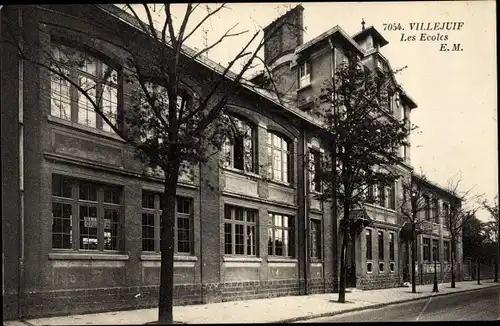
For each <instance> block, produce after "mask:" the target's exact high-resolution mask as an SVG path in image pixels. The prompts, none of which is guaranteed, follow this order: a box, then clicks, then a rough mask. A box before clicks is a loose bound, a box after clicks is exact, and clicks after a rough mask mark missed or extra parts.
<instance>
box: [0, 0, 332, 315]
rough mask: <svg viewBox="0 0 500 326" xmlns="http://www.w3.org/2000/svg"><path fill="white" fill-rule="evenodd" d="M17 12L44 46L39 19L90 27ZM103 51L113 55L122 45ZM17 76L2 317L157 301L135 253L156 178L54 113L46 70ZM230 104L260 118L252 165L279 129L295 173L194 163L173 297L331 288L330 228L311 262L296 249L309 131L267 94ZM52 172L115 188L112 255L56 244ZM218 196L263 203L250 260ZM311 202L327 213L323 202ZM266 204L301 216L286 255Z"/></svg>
mask: <svg viewBox="0 0 500 326" xmlns="http://www.w3.org/2000/svg"><path fill="white" fill-rule="evenodd" d="M23 12H24V13H23V15H24V16H23V23H24V25H23V28H24V29H25V30H27V31H28V32H31V33H32V35H35V36H36V35H39V37H40V39H39V40H40V41H41V42H42V43H43V42H48V41H49V39H48V38H47V35H46V34H45V29H44V26H43V25H39V22H40V21H43V22H44V23H51V22H55V21H57V22H58V23H59V24H62V25H64V24H69V25H71V24H75V25H76V26H77V27H79V28H80V30H85V28H86V26H85V25H80V22H77V21H72V20H71V18H70V17H67V16H66V17H62V18H61V16H59V15H57V14H55V13H49V12H39V11H35V10H33V8H30V7H27V8H25V9H24V10H23ZM39 26H41V31H39ZM101 50H102V49H101ZM2 51H3V52H2V54H3V56H2V62H3V66H2V85H6V84H12V83H14V84H15V83H16V81H17V80H18V76H17V74H16V73H17V67H16V65H15V62H16V60H15V59H16V57H15V53H9V52H8V50H4V49H2ZM4 55H5V56H4ZM109 55H110V56H113V57H118V58H119V53H109ZM4 58H5V60H4ZM4 68H5V69H4ZM23 73H24V82H23V88H24V98H23V105H24V126H25V130H29V132H25V133H24V137H25V139H24V144H25V148H24V150H23V154H24V157H25V165H24V171H25V180H27V181H26V182H25V200H24V205H25V212H24V219H25V221H26V225H25V235H26V239H25V247H26V250H25V264H24V266H25V269H24V273H22V275H23V276H24V287H21V297H20V300H21V301H20V302H21V310H20V311H19V312H18V311H17V302H18V300H17V295H18V292H19V291H18V288H17V287H18V285H19V280H18V275H19V274H18V273H17V268H19V264H18V257H19V251H18V246H19V241H18V239H19V237H18V233H17V230H18V224H17V223H18V221H17V219H18V216H19V212H18V207H17V205H8V206H7V205H2V227H3V234H4V235H7V236H5V237H3V238H4V239H7V238H8V236H9V235H12V241H9V242H8V244H7V245H6V246H5V247H4V248H6V249H9V250H7V251H4V252H5V253H6V257H5V263H6V265H7V266H8V268H6V270H7V271H8V272H7V273H6V281H7V283H8V284H9V285H8V286H7V287H6V295H5V299H8V300H5V301H4V302H5V303H4V309H5V310H4V311H5V312H6V315H5V316H6V318H8V319H11V318H19V317H26V318H28V317H39V316H50V315H58V314H68V313H84V312H97V311H106V310H115V309H127V308H138V307H150V306H155V305H156V304H157V298H158V284H159V272H160V257H159V255H158V254H146V253H144V252H142V251H141V237H142V235H141V213H142V209H141V194H142V191H143V190H154V191H159V192H161V191H162V190H163V185H162V183H161V179H159V178H156V177H151V176H150V177H147V176H145V175H144V167H143V166H142V164H141V163H140V162H139V161H138V160H137V159H136V158H135V157H134V151H133V149H132V148H130V147H129V146H127V145H125V144H124V143H123V141H121V140H120V139H118V137H116V136H113V135H112V134H109V133H105V132H102V131H98V130H95V129H91V128H86V127H84V126H81V125H79V124H77V123H74V122H71V121H66V120H62V119H58V118H56V117H53V116H51V115H50V105H51V104H50V93H48V92H49V90H50V87H49V88H47V87H46V86H47V85H50V84H49V81H50V79H49V76H48V74H47V73H46V72H45V71H44V70H41V69H39V68H37V67H35V66H33V65H26V66H25V67H24V70H23ZM2 87H3V86H2ZM7 93H8V94H9V96H5V97H4V96H2V110H4V108H6V107H8V108H9V110H7V111H5V112H4V111H2V127H4V126H5V128H2V176H3V178H4V180H3V181H4V186H3V187H2V195H3V196H4V195H5V197H3V198H11V202H12V203H15V202H18V200H19V192H16V191H15V189H16V186H17V185H18V182H17V181H18V174H19V170H18V169H17V168H16V166H17V162H18V155H17V154H16V152H15V151H13V152H12V153H5V152H4V151H3V149H4V148H5V147H4V145H8V144H10V145H9V146H11V147H12V148H17V146H18V144H19V143H18V139H17V137H16V136H15V135H16V129H17V128H16V126H17V124H16V122H17V117H18V114H17V112H16V109H17V107H19V104H18V103H19V100H18V97H17V94H16V92H15V89H14V92H2V94H7ZM123 93H124V101H127V99H128V97H127V94H129V93H130V89H127V86H124V90H123ZM236 104H237V105H235V106H234V107H232V110H233V111H237V112H238V113H240V114H244V115H246V116H247V117H248V118H249V120H251V121H253V122H254V123H255V126H256V127H257V130H258V133H257V134H258V136H257V140H256V144H257V148H258V151H257V152H258V156H257V162H256V164H257V166H265V164H266V163H267V154H266V153H267V152H266V140H267V129H273V130H276V131H279V132H281V133H282V134H284V135H286V136H287V137H288V138H289V139H290V140H292V146H293V151H292V152H293V154H292V158H293V167H292V170H291V171H292V172H293V173H294V175H293V182H292V184H290V185H282V184H279V183H273V182H269V181H268V180H266V179H265V178H264V177H263V175H264V172H265V169H264V168H262V167H259V169H260V170H257V173H254V174H248V173H241V172H239V171H234V170H230V169H223V170H221V171H220V173H219V158H218V157H214V158H212V159H211V160H210V161H209V162H208V163H207V164H204V165H203V166H201V170H198V167H196V168H195V180H194V182H193V183H192V184H189V183H181V184H180V185H179V187H178V194H179V195H182V196H186V197H190V198H192V199H193V229H194V232H193V236H194V249H193V252H192V254H191V255H190V256H180V255H179V256H175V262H174V282H175V291H174V303H175V304H192V303H201V302H218V301H229V300H237V299H243V298H257V297H270V296H279V295H291V294H303V293H305V292H306V286H305V285H306V280H307V282H308V285H307V287H308V289H309V290H308V291H309V293H318V292H325V291H329V292H331V291H334V290H335V288H336V274H335V273H334V272H333V269H334V266H335V265H334V259H332V258H331V256H332V254H331V252H330V250H331V249H330V248H331V247H332V244H333V243H334V241H335V237H332V236H330V235H328V236H325V237H324V239H323V245H322V248H323V250H324V253H323V260H320V261H314V262H308V263H307V264H306V262H305V257H306V253H305V252H304V251H303V250H302V249H303V248H307V247H306V246H305V244H306V240H305V236H306V232H308V231H307V230H308V229H307V228H306V227H305V226H306V223H307V224H308V222H306V221H308V214H307V215H306V217H304V214H306V210H305V209H304V205H303V204H301V203H302V202H304V199H303V198H304V192H305V191H306V189H305V188H304V187H303V186H301V183H303V182H304V181H306V179H307V175H303V174H301V173H299V171H304V168H303V166H302V160H301V159H300V157H302V156H300V154H301V153H303V152H304V148H305V147H304V139H305V138H304V137H307V136H306V133H304V131H302V132H299V129H297V128H296V127H294V126H293V125H292V124H290V122H289V121H290V119H289V117H287V116H285V115H276V114H272V113H270V112H272V111H271V110H267V108H266V107H265V105H263V103H262V101H260V102H259V101H254V99H252V98H244V97H242V98H240V102H239V103H236ZM125 107H126V103H125ZM10 108H12V109H10ZM256 111H258V112H262V114H258V113H256ZM4 113H5V114H4ZM9 128H11V129H9ZM302 128H304V127H303V126H302ZM4 135H5V136H6V137H5V138H4V137H3V136H4ZM4 158H5V160H4ZM10 171H12V173H9V172H10ZM5 172H7V173H5ZM55 174H57V175H63V176H70V177H73V178H77V179H79V180H87V181H94V182H98V183H100V184H106V185H113V186H117V187H119V188H120V189H121V191H122V200H121V210H122V214H123V239H124V242H123V247H122V248H121V250H120V251H119V252H117V253H103V252H78V251H74V250H55V249H52V218H51V217H50V216H51V215H52V201H53V199H52V176H53V175H55ZM304 178H306V179H304ZM9 184H10V185H12V188H11V189H14V191H8V188H7V187H6V186H5V185H9ZM9 196H10V197H9ZM225 204H236V205H240V206H243V207H249V208H255V209H257V210H258V212H259V213H258V217H259V219H258V228H259V240H258V251H259V252H258V255H257V256H256V257H255V258H251V257H227V256H225V255H224V242H223V241H224V205H225ZM300 206H302V209H300V208H299V207H300ZM313 211H314V212H315V214H318V215H321V214H322V209H321V208H320V209H316V210H315V209H313ZM268 212H278V213H285V214H290V215H292V216H295V217H296V222H297V223H296V232H295V240H296V243H297V245H296V253H295V255H294V256H295V257H293V258H291V259H286V258H285V259H282V258H275V257H270V256H268V255H267V221H268V219H269V217H268ZM307 212H308V211H307ZM325 212H328V210H326V211H325ZM320 218H322V220H323V227H324V228H325V227H328V228H329V229H331V228H332V219H331V215H323V216H322V217H320ZM6 232H8V233H6ZM4 243H5V240H4ZM327 257H328V258H327ZM325 262H327V263H328V266H327V267H324V266H325Z"/></svg>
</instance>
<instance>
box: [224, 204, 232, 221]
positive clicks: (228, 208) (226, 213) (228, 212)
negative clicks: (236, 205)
mask: <svg viewBox="0 0 500 326" xmlns="http://www.w3.org/2000/svg"><path fill="white" fill-rule="evenodd" d="M232 212H233V209H232V207H231V206H229V205H225V206H224V218H225V219H227V220H230V219H232V218H231V213H232Z"/></svg>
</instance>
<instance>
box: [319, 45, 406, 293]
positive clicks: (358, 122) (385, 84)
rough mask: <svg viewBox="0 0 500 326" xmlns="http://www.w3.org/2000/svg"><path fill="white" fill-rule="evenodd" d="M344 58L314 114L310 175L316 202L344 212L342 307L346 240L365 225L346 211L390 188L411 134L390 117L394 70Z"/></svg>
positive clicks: (353, 56)
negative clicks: (316, 187)
mask: <svg viewBox="0 0 500 326" xmlns="http://www.w3.org/2000/svg"><path fill="white" fill-rule="evenodd" d="M347 56H348V57H349V62H348V63H346V64H343V65H340V66H339V67H337V69H336V72H335V78H334V79H333V80H332V81H329V82H327V83H326V84H325V88H324V90H323V92H322V94H321V96H320V97H319V104H318V107H317V109H316V111H315V112H314V113H315V114H317V115H318V116H319V117H320V119H322V121H324V125H325V128H324V129H323V130H321V131H319V134H318V137H319V138H320V139H323V140H324V143H325V144H326V146H325V147H326V148H325V149H326V155H324V157H323V158H322V160H321V164H320V165H318V168H317V169H316V171H315V178H316V180H317V181H321V182H322V183H323V185H324V189H323V193H322V194H321V195H318V196H317V197H318V199H321V200H325V201H330V202H332V203H333V206H334V212H335V214H336V213H337V209H336V207H337V202H338V203H339V204H340V205H341V207H342V211H343V216H342V218H341V219H340V227H341V232H342V247H341V254H340V284H339V299H338V301H339V302H345V286H346V275H347V266H346V250H347V246H348V241H349V238H350V237H352V236H355V234H356V233H357V232H360V230H362V228H363V227H365V226H366V224H364V223H360V220H358V219H356V218H355V217H354V216H351V215H352V214H351V211H352V210H354V209H357V208H361V207H362V205H363V203H365V202H370V201H374V200H376V198H370V197H369V196H368V188H369V187H371V186H374V185H380V186H383V187H385V186H389V185H391V184H393V183H394V181H395V180H396V179H397V178H398V177H399V175H398V173H397V172H395V171H394V169H393V168H394V166H395V165H397V164H400V163H402V162H403V158H402V157H401V156H400V155H399V153H400V152H399V149H400V147H401V146H403V145H405V146H408V143H407V136H408V135H409V133H410V129H411V128H410V127H409V123H408V121H407V120H406V119H402V120H397V119H395V118H394V117H393V116H392V114H391V112H390V108H391V107H390V106H389V105H390V104H389V102H390V98H389V94H390V92H391V91H394V88H393V87H394V84H393V83H392V81H393V75H394V73H395V72H397V71H387V72H386V73H384V74H382V73H381V74H377V73H375V72H372V71H370V70H368V69H364V67H363V66H362V64H361V62H360V59H359V57H358V55H357V54H356V53H347Z"/></svg>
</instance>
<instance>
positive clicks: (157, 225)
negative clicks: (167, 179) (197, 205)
mask: <svg viewBox="0 0 500 326" xmlns="http://www.w3.org/2000/svg"><path fill="white" fill-rule="evenodd" d="M144 195H152V196H153V198H154V199H153V202H154V208H147V207H144V202H142V204H141V252H142V253H144V254H159V253H160V239H161V214H162V212H163V209H162V208H163V207H162V202H163V200H164V199H163V193H162V192H158V191H152V190H148V189H142V200H144ZM179 200H186V201H188V202H189V210H190V213H189V214H185V215H188V217H187V218H188V219H189V229H188V235H189V240H188V243H189V251H179V218H180V217H179V214H184V213H180V212H179ZM144 214H152V215H154V250H144V243H143V240H144V233H143V229H142V227H143V226H144V224H143V223H142V222H143V217H144ZM182 218H184V219H186V217H182ZM147 239H150V238H147ZM174 253H175V254H176V255H180V256H192V255H194V199H193V198H192V197H189V196H183V195H177V198H176V201H175V224H174Z"/></svg>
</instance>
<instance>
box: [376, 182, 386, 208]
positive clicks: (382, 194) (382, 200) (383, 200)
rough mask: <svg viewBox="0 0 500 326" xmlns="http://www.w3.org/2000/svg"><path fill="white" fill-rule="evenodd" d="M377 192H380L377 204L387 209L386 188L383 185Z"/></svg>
mask: <svg viewBox="0 0 500 326" xmlns="http://www.w3.org/2000/svg"><path fill="white" fill-rule="evenodd" d="M377 188H378V189H377V190H378V191H377V192H378V200H377V203H378V204H379V205H380V206H382V207H386V192H385V187H384V186H382V185H378V186H377Z"/></svg>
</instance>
